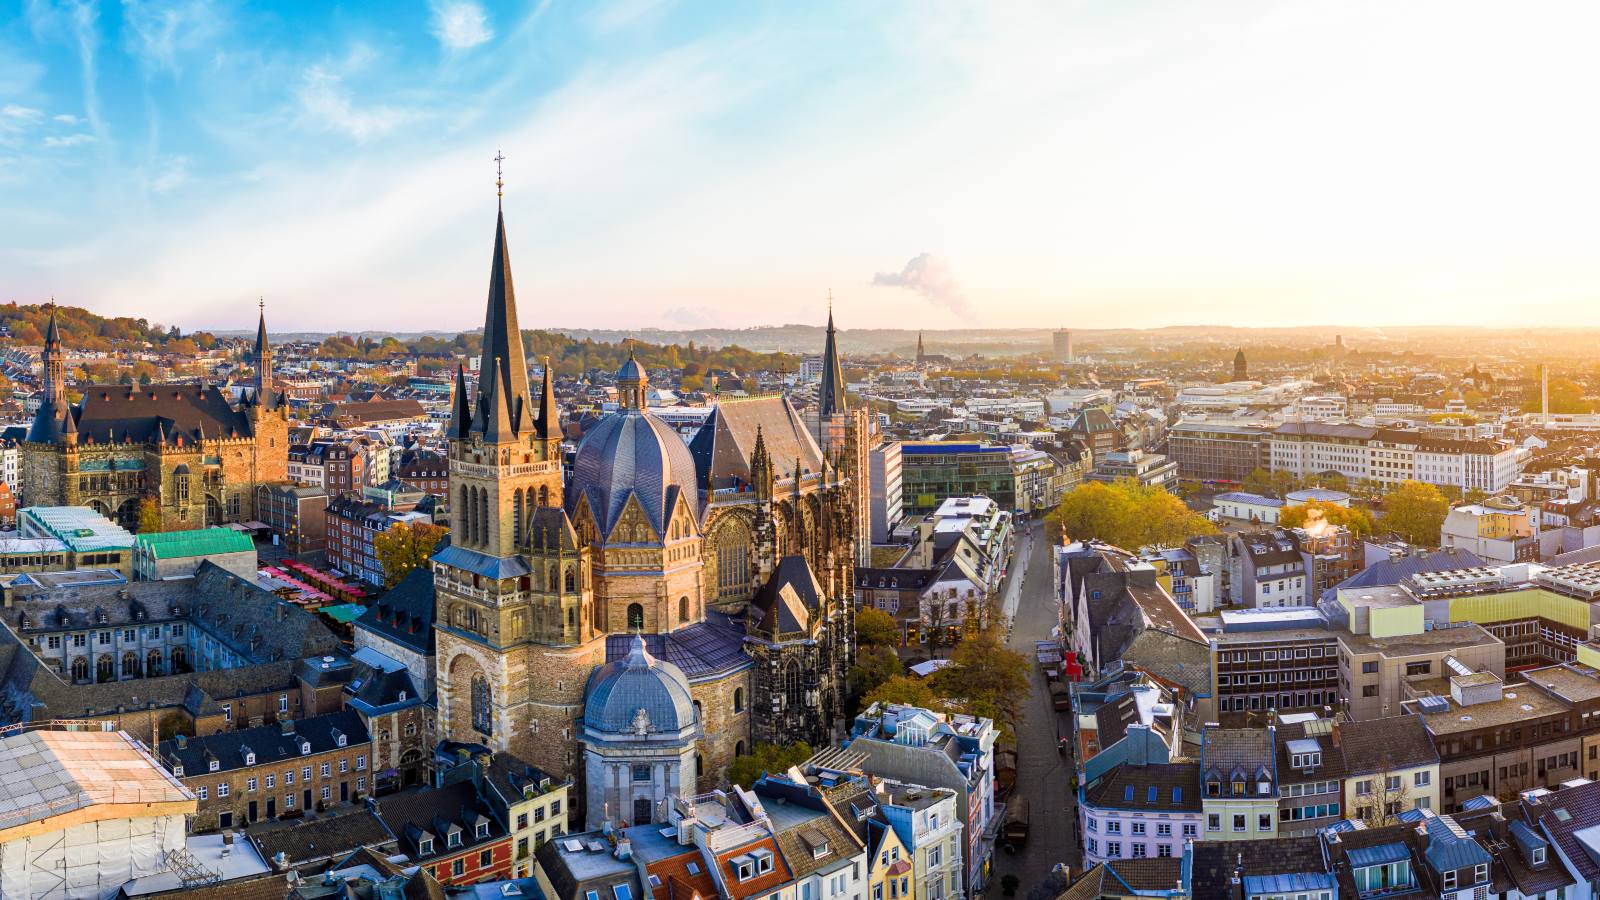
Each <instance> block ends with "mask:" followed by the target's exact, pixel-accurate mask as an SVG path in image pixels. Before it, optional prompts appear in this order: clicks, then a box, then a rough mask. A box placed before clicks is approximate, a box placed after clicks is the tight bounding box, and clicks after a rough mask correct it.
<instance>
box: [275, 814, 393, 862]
mask: <svg viewBox="0 0 1600 900" xmlns="http://www.w3.org/2000/svg"><path fill="white" fill-rule="evenodd" d="M249 835H250V842H251V843H253V844H255V845H256V849H257V850H259V851H261V858H262V859H265V860H268V861H269V862H270V861H271V860H272V858H273V857H274V856H276V855H278V853H280V852H282V853H285V854H287V855H288V857H289V865H291V866H302V865H305V864H307V863H312V862H316V861H318V860H324V859H328V858H330V857H339V856H343V855H345V854H347V853H351V852H354V851H356V850H360V849H362V848H363V847H384V846H389V845H393V844H394V843H395V838H394V835H392V834H390V833H389V829H388V828H386V827H384V824H383V822H382V821H381V820H380V819H379V818H378V817H377V816H375V815H373V814H372V813H371V812H370V811H369V810H368V809H367V808H366V807H356V808H354V809H351V810H346V811H341V812H340V813H338V814H337V815H328V814H326V813H324V814H321V815H318V816H315V817H305V818H299V819H283V820H280V821H278V822H262V823H258V824H255V825H252V826H251V827H250V831H249Z"/></svg>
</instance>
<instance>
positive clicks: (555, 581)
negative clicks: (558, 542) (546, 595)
mask: <svg viewBox="0 0 1600 900" xmlns="http://www.w3.org/2000/svg"><path fill="white" fill-rule="evenodd" d="M559 590H561V573H560V572H558V571H557V570H556V567H555V566H551V567H550V593H552V594H554V593H555V592H556V591H559Z"/></svg>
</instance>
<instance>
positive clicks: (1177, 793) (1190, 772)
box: [1084, 742, 1201, 812]
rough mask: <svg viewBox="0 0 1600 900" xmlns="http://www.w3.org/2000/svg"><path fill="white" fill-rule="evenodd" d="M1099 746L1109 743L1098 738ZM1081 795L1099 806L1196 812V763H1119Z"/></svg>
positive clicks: (1198, 786) (1141, 810)
mask: <svg viewBox="0 0 1600 900" xmlns="http://www.w3.org/2000/svg"><path fill="white" fill-rule="evenodd" d="M1101 746H1109V744H1108V743H1104V742H1102V744H1101ZM1084 797H1085V799H1086V800H1088V802H1089V803H1090V804H1091V805H1093V806H1097V807H1099V808H1101V809H1120V810H1134V811H1140V812H1143V811H1150V812H1199V811H1200V806H1201V801H1200V766H1199V764H1198V763H1192V762H1180V763H1163V764H1157V765H1147V766H1132V765H1127V764H1125V763H1124V764H1120V765H1117V766H1115V767H1114V768H1112V769H1111V771H1109V772H1107V773H1106V774H1105V775H1103V776H1101V778H1100V780H1099V781H1097V782H1095V783H1094V785H1093V786H1092V787H1090V788H1088V789H1087V790H1085V792H1084Z"/></svg>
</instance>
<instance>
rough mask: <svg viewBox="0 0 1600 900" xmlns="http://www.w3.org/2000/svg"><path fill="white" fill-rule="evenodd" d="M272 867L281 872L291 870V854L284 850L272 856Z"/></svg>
mask: <svg viewBox="0 0 1600 900" xmlns="http://www.w3.org/2000/svg"><path fill="white" fill-rule="evenodd" d="M272 867H273V868H274V869H277V870H278V871H280V872H282V871H283V870H284V869H287V868H289V854H287V853H285V852H283V851H282V850H279V851H278V852H277V853H274V854H272Z"/></svg>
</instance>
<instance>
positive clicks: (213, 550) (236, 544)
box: [133, 528, 256, 559]
mask: <svg viewBox="0 0 1600 900" xmlns="http://www.w3.org/2000/svg"><path fill="white" fill-rule="evenodd" d="M133 541H134V546H135V547H137V548H138V550H139V552H140V553H144V554H147V555H149V556H152V557H155V558H156V559H178V558H181V557H185V556H212V555H214V554H218V553H240V552H244V551H247V550H254V549H255V546H256V545H255V542H254V541H252V540H250V536H249V535H247V534H245V533H244V532H242V531H235V530H233V529H232V528H199V529H194V530H191V531H164V532H158V533H153V534H141V535H136V536H135V537H134V539H133Z"/></svg>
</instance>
